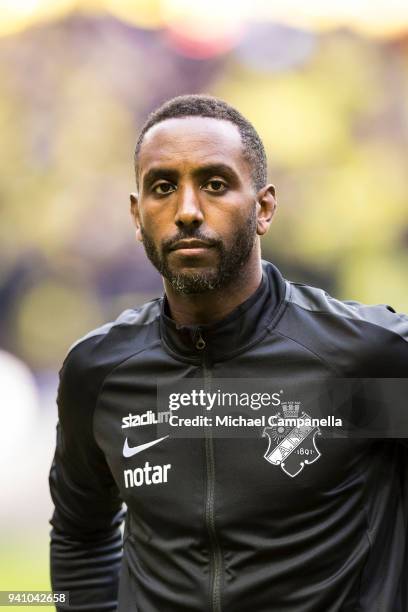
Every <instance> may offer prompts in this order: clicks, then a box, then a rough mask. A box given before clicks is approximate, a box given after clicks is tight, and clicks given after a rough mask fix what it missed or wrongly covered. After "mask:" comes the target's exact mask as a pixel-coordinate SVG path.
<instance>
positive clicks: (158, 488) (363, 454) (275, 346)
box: [50, 96, 408, 612]
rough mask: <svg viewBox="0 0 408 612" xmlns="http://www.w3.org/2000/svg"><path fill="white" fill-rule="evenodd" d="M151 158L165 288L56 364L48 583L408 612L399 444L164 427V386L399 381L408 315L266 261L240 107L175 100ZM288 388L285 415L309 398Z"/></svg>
mask: <svg viewBox="0 0 408 612" xmlns="http://www.w3.org/2000/svg"><path fill="white" fill-rule="evenodd" d="M135 164H136V177H137V191H136V192H135V193H133V194H132V195H131V197H130V200H131V213H132V217H133V220H134V222H135V226H136V236H137V239H138V240H140V241H141V242H142V243H143V245H144V248H145V250H146V254H147V256H148V258H149V259H150V261H151V262H152V264H153V265H154V266H155V267H156V268H157V269H158V270H159V271H160V273H161V275H162V277H163V283H164V297H162V298H159V299H157V300H153V301H152V302H149V303H147V304H145V305H143V306H142V307H141V308H138V309H135V310H127V311H125V312H124V313H123V314H122V315H120V316H119V318H118V319H117V320H116V321H115V322H113V323H109V324H107V325H105V326H103V327H102V328H99V329H97V330H95V331H93V332H91V333H90V334H88V335H87V336H85V337H84V338H82V339H81V340H79V341H78V342H77V343H76V344H75V345H74V346H73V347H71V349H70V351H69V352H68V355H67V357H66V359H65V361H64V364H63V367H62V369H61V372H60V386H59V391H58V407H59V422H58V425H57V447H56V452H55V457H54V460H53V464H52V467H51V472H50V488H51V494H52V498H53V501H54V504H55V511H54V514H53V517H52V519H51V524H52V527H53V528H52V531H51V575H52V584H53V589H54V590H67V591H69V592H70V605H69V607H67V608H65V609H70V610H78V611H79V610H95V611H98V612H99V611H103V610H106V611H113V610H116V609H118V610H119V612H136V611H137V612H182V611H186V612H187V611H188V612H193V611H197V612H207V611H211V612H221V611H222V612H247V611H248V610H254V611H255V612H271V611H272V612H274V611H276V612H284V611H287V612H337V611H342V612H351V611H356V610H360V611H367V612H368V611H369V612H374V611H378V612H401V611H403V610H404V611H405V610H407V598H406V589H405V587H406V582H407V579H406V573H404V572H405V571H406V570H405V567H404V563H405V549H406V541H405V539H406V535H405V525H406V517H407V512H406V510H407V508H406V505H405V498H404V488H403V485H404V482H405V480H404V479H405V473H404V469H403V467H404V461H406V447H405V446H404V445H403V444H402V443H401V441H398V440H395V439H390V438H382V439H381V438H376V437H371V438H370V437H365V436H364V435H360V436H357V437H354V438H353V437H347V438H341V437H338V438H337V439H336V438H335V437H334V438H330V439H328V438H325V436H324V431H323V430H322V429H323V428H319V427H314V426H311V427H309V426H308V425H304V424H303V425H299V426H298V427H295V428H293V427H292V426H286V425H283V426H281V427H280V428H278V429H276V430H274V429H273V427H274V425H273V423H272V425H271V426H270V427H264V426H263V424H261V426H259V427H258V429H257V427H255V428H254V430H255V432H256V435H253V436H252V437H242V436H241V437H239V436H238V435H232V436H230V437H228V436H227V435H225V436H217V435H213V429H215V428H214V427H213V426H211V427H208V422H206V423H204V430H205V432H204V435H203V436H202V437H197V436H190V437H188V436H185V437H178V436H177V435H176V433H174V434H173V433H172V432H171V431H170V430H171V429H172V428H171V427H170V428H169V433H166V434H165V435H161V434H160V431H159V429H158V427H159V426H158V425H157V423H158V422H159V421H160V420H161V419H164V416H163V413H162V411H161V408H160V405H159V404H158V401H157V393H158V388H159V387H160V386H161V385H162V384H167V385H170V387H171V385H175V386H177V385H180V384H184V383H185V384H187V383H190V384H191V382H195V380H197V381H201V380H204V385H205V388H206V389H209V388H210V387H211V381H213V380H221V379H231V378H233V379H234V380H235V381H236V382H235V383H234V384H236V385H237V388H238V386H239V384H241V383H242V380H243V379H244V380H248V379H259V380H261V379H262V380H269V379H273V380H277V381H279V380H282V381H284V380H285V381H287V380H288V379H289V380H291V381H295V382H296V384H298V383H302V384H303V383H305V382H307V381H312V380H324V381H329V380H332V379H337V378H339V379H352V380H354V379H359V378H364V379H383V378H400V379H403V378H406V377H407V363H408V317H407V316H405V315H402V314H397V313H395V311H394V310H393V309H392V308H391V307H389V306H384V305H378V306H365V305H363V304H360V303H357V302H342V301H339V300H336V299H334V298H333V297H330V296H329V295H327V293H325V292H324V291H322V290H320V289H317V288H314V287H308V286H306V285H302V284H296V283H292V282H289V281H287V280H285V279H284V278H283V277H282V275H281V274H280V272H279V271H278V270H277V268H276V267H275V266H273V265H272V264H269V263H266V262H263V261H262V260H261V255H260V237H261V236H262V235H264V234H265V233H266V231H267V230H268V228H269V225H270V224H271V222H272V219H273V216H274V213H275V210H276V199H275V190H274V187H273V186H272V185H271V184H269V183H268V182H267V177H266V157H265V152H264V148H263V145H262V142H261V141H260V139H259V136H258V135H257V133H256V131H255V130H254V128H253V126H252V125H251V124H250V123H249V122H248V121H247V120H246V119H245V118H244V117H242V116H241V115H240V114H239V113H238V112H237V111H236V110H235V109H233V108H231V107H230V106H229V105H228V104H226V103H224V102H222V101H220V100H217V99H215V98H212V97H209V96H184V97H179V98H175V99H173V100H170V101H169V102H167V103H166V104H164V105H163V106H162V107H161V108H159V109H158V110H157V111H155V112H154V113H153V114H152V115H151V116H150V117H149V118H148V120H147V122H146V124H145V126H144V127H143V129H142V131H141V134H140V137H139V140H138V143H137V146H136V153H135ZM328 205H329V203H328ZM379 282H381V279H379ZM254 383H255V380H254ZM285 384H286V382H285ZM285 388H286V387H285V386H284V384H283V383H282V388H279V386H278V387H277V388H276V389H277V391H276V393H274V394H273V395H272V398H273V401H272V404H271V406H272V407H271V406H269V408H268V410H269V413H270V414H271V415H272V417H273V418H274V419H275V418H277V416H278V414H280V415H281V416H282V415H283V414H284V413H285V414H292V415H293V414H294V413H296V410H298V408H299V406H298V405H297V404H299V402H292V403H290V402H289V403H287V404H286V406H285V403H284V402H283V401H281V400H282V395H280V394H282V393H283V392H284V389H285ZM196 393H198V391H197V390H196ZM159 395H160V389H159ZM187 395H188V394H187ZM177 397H178V398H180V400H181V399H182V396H181V395H180V394H174V398H177ZM183 397H184V396H183ZM202 397H207V396H204V395H203V396H202ZM288 399H292V400H296V399H299V398H297V397H295V396H293V397H288ZM275 400H277V401H276V402H275ZM191 403H194V402H191ZM274 405H275V406H278V407H279V409H282V410H280V412H278V410H277V408H276V407H275V409H274V410H273V406H274ZM302 410H303V408H302ZM201 412H202V413H203V412H207V413H208V406H207V409H204V410H202V411H201ZM309 413H310V410H309V408H308V412H305V411H304V412H303V415H304V416H308V415H309V416H313V415H310V414H309ZM227 416H230V415H228V410H227ZM355 416H356V417H358V418H357V420H358V419H359V418H361V410H360V406H359V405H355V404H353V410H352V419H351V420H353V418H354V417H355ZM209 430H210V431H209ZM268 440H269V442H268ZM305 457H306V459H305ZM123 501H124V502H125V503H126V506H127V513H126V522H125V531H124V538H123V552H122V537H121V532H120V525H121V522H122V519H123V517H124V512H123V510H122V502H123ZM117 606H118V607H117ZM61 609H64V608H61Z"/></svg>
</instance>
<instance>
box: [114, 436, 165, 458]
mask: <svg viewBox="0 0 408 612" xmlns="http://www.w3.org/2000/svg"><path fill="white" fill-rule="evenodd" d="M168 437H169V436H168V435H167V436H164V437H163V438H159V439H158V440H152V441H151V442H145V443H144V444H139V445H138V446H134V447H133V448H130V446H129V445H128V441H127V438H126V440H125V443H124V445H123V456H124V457H133V455H137V453H140V452H141V451H144V450H146V448H150V446H154V445H155V444H158V443H159V442H161V441H162V440H165V439H166V438H168Z"/></svg>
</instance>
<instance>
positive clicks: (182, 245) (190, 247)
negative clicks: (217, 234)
mask: <svg viewBox="0 0 408 612" xmlns="http://www.w3.org/2000/svg"><path fill="white" fill-rule="evenodd" d="M210 248H211V245H210V244H208V242H203V241H202V240H195V239H192V240H179V241H178V242H176V244H175V245H174V246H173V247H172V248H171V250H172V251H181V250H183V251H203V250H204V249H210Z"/></svg>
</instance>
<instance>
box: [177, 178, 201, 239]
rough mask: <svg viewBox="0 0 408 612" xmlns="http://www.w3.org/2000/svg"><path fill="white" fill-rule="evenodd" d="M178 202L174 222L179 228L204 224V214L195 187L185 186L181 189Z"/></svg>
mask: <svg viewBox="0 0 408 612" xmlns="http://www.w3.org/2000/svg"><path fill="white" fill-rule="evenodd" d="M177 204H178V206H177V212H176V217H175V219H174V222H175V224H176V225H177V227H178V228H179V229H181V228H184V227H188V226H193V227H199V226H200V225H201V224H202V222H203V221H204V216H203V212H202V210H201V206H200V202H199V198H198V196H197V194H196V192H195V189H194V188H193V187H188V186H185V187H183V188H181V189H179V191H178V203H177Z"/></svg>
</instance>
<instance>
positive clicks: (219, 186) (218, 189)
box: [203, 179, 227, 193]
mask: <svg viewBox="0 0 408 612" xmlns="http://www.w3.org/2000/svg"><path fill="white" fill-rule="evenodd" d="M203 187H204V188H205V189H206V191H209V192H211V193H224V191H226V190H227V184H226V183H225V182H224V181H222V180H221V179H211V181H208V182H207V183H205V185H204V186H203Z"/></svg>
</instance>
